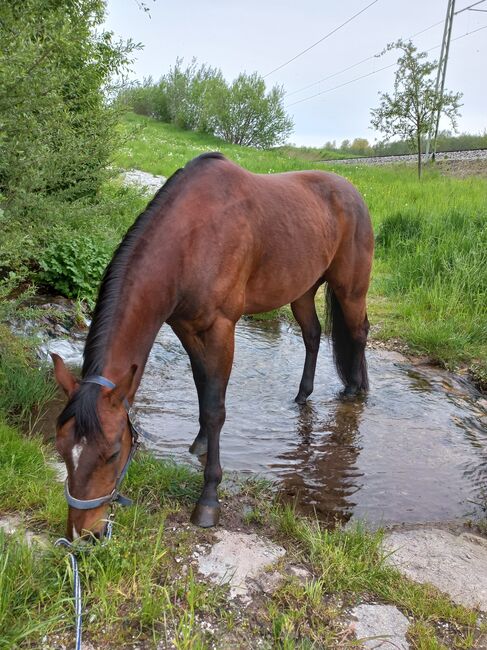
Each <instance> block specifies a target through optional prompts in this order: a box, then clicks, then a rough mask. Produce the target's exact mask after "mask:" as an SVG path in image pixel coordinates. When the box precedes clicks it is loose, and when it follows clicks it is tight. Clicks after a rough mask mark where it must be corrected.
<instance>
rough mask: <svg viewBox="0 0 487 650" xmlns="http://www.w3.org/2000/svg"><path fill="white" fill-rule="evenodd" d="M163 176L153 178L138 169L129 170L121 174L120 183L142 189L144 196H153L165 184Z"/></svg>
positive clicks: (151, 175)
mask: <svg viewBox="0 0 487 650" xmlns="http://www.w3.org/2000/svg"><path fill="white" fill-rule="evenodd" d="M166 180H167V178H166V177H165V176H154V175H153V174H149V173H148V172H143V171H141V170H140V169H129V170H128V171H125V172H123V173H122V183H123V184H124V185H134V186H136V187H140V188H144V189H145V193H146V194H155V193H156V192H157V190H158V189H159V188H161V187H162V186H163V185H164V183H165V182H166Z"/></svg>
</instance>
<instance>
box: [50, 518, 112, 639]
mask: <svg viewBox="0 0 487 650" xmlns="http://www.w3.org/2000/svg"><path fill="white" fill-rule="evenodd" d="M112 529H113V516H112V515H111V514H110V516H109V517H108V521H107V529H106V533H105V535H104V541H103V542H102V544H101V545H102V546H105V544H106V543H107V542H109V541H110V540H111V538H112ZM54 546H65V547H66V548H67V549H69V551H68V557H69V559H70V560H71V568H72V569H73V592H74V594H73V596H74V612H75V620H76V642H75V650H81V636H82V631H83V630H82V627H83V618H82V614H83V612H82V597H81V581H80V579H79V571H78V560H77V559H76V555H75V553H74V551H73V550H71V549H75V550H79V548H76V546H75V544H72V543H71V542H70V541H69V539H66V537H60V538H59V539H57V540H56V541H55V542H54Z"/></svg>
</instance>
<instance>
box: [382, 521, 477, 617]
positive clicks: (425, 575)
mask: <svg viewBox="0 0 487 650" xmlns="http://www.w3.org/2000/svg"><path fill="white" fill-rule="evenodd" d="M384 549H385V550H386V551H387V552H388V553H391V555H390V558H389V561H390V562H391V563H392V564H393V565H394V566H395V567H396V568H397V569H399V571H401V573H403V574H404V575H405V576H407V577H408V578H411V579H412V580H416V581H417V582H422V583H430V584H432V585H434V586H435V587H437V588H438V589H439V590H440V591H442V592H444V593H446V594H448V595H449V596H450V597H451V599H452V600H453V601H454V602H455V603H457V604H460V605H464V606H466V607H478V608H479V609H480V610H482V611H484V612H487V541H486V540H484V539H483V538H482V537H478V536H477V535H472V534H470V533H464V534H462V535H453V534H452V533H450V532H448V531H445V530H440V529H434V528H433V529H420V530H410V531H397V532H393V533H392V534H391V535H389V536H388V537H387V538H386V539H385V540H384Z"/></svg>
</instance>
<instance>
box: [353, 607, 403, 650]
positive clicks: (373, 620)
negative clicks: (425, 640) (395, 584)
mask: <svg viewBox="0 0 487 650" xmlns="http://www.w3.org/2000/svg"><path fill="white" fill-rule="evenodd" d="M352 616H353V617H354V618H356V619H357V622H356V623H355V625H354V628H355V636H356V637H357V639H358V640H359V641H361V644H362V646H363V647H364V648H367V650H369V649H370V650H372V649H375V648H380V650H386V649H387V650H392V649H393V648H394V650H408V649H409V643H408V642H407V640H406V634H407V631H408V627H409V621H408V619H407V618H406V617H405V616H404V614H402V613H401V612H400V611H399V610H398V609H397V607H393V606H392V605H359V606H358V607H355V609H354V610H353V611H352Z"/></svg>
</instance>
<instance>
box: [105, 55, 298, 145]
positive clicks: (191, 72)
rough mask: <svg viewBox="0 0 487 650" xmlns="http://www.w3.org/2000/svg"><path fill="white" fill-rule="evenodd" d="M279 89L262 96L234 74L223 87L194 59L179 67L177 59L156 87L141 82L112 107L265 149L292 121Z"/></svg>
mask: <svg viewBox="0 0 487 650" xmlns="http://www.w3.org/2000/svg"><path fill="white" fill-rule="evenodd" d="M283 98H284V90H283V89H282V88H280V87H278V86H274V87H273V88H272V89H271V90H270V91H269V92H268V93H266V86H265V82H264V80H263V79H262V77H260V76H259V75H258V74H257V73H253V74H250V75H248V74H244V73H242V74H240V75H239V76H238V77H237V78H236V79H235V80H234V81H233V82H232V83H231V84H227V83H226V81H225V80H224V78H223V75H222V72H221V70H219V69H217V68H212V67H210V66H207V65H205V64H203V65H201V66H198V65H197V61H196V59H193V60H192V61H191V63H190V64H189V65H188V66H187V67H186V68H184V67H183V60H182V59H177V60H176V63H175V65H174V67H172V68H171V69H170V70H169V72H168V73H167V74H166V75H164V76H163V77H162V78H161V79H160V80H159V82H157V83H154V82H153V81H152V79H144V81H143V82H142V83H137V82H136V83H133V84H131V85H129V86H128V87H126V88H124V89H123V90H122V91H121V92H120V93H119V94H118V103H119V104H120V105H122V106H124V107H125V108H129V109H131V110H133V111H134V112H135V113H138V114H140V115H146V116H151V117H155V118H156V119H159V120H161V121H163V122H170V123H172V124H175V125H176V126H178V127H180V128H183V129H187V130H191V131H199V132H201V133H210V134H214V135H216V136H218V137H221V138H223V139H224V140H225V141H226V142H231V143H233V144H239V145H247V146H254V147H258V148H269V147H271V146H274V145H277V144H280V143H281V142H284V140H285V139H286V138H287V136H288V135H289V134H290V132H291V130H292V120H291V119H290V118H289V117H288V116H287V115H286V113H285V111H284V107H283Z"/></svg>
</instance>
